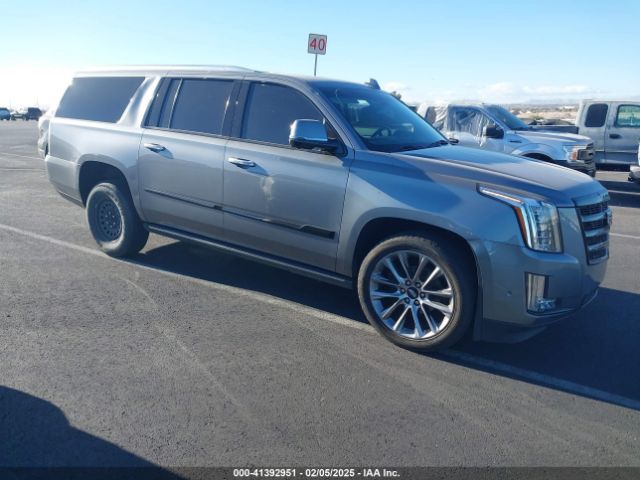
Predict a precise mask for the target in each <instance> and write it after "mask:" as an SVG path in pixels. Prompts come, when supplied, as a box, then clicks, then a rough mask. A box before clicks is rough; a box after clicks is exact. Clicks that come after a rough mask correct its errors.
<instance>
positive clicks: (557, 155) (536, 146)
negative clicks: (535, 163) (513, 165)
mask: <svg viewBox="0 0 640 480" xmlns="http://www.w3.org/2000/svg"><path fill="white" fill-rule="evenodd" d="M532 153H534V154H538V155H544V156H546V157H549V158H550V159H551V160H560V159H562V157H563V154H564V152H562V151H560V150H559V149H558V148H555V147H552V146H551V145H546V144H544V143H528V144H526V145H523V146H522V147H520V148H517V149H515V150H514V151H513V152H511V154H512V155H520V156H523V157H524V156H527V155H530V154H532Z"/></svg>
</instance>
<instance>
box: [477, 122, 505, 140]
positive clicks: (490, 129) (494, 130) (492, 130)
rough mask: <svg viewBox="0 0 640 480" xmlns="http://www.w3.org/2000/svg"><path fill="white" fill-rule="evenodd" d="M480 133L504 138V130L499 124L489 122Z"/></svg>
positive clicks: (489, 136) (488, 136)
mask: <svg viewBox="0 0 640 480" xmlns="http://www.w3.org/2000/svg"><path fill="white" fill-rule="evenodd" d="M482 135H483V136H485V137H487V138H504V130H502V129H501V128H500V127H499V126H497V125H495V124H493V123H491V124H489V125H487V126H486V127H484V130H483V131H482Z"/></svg>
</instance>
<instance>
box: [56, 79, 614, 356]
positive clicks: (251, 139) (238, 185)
mask: <svg viewBox="0 0 640 480" xmlns="http://www.w3.org/2000/svg"><path fill="white" fill-rule="evenodd" d="M46 135H48V139H47V141H46V142H43V144H46V145H47V146H48V150H46V157H45V161H46V167H47V172H48V175H49V179H50V181H51V183H52V184H53V185H54V186H55V188H56V189H57V190H58V191H59V192H60V193H61V194H62V195H63V196H64V197H66V198H68V199H70V200H72V201H74V202H76V203H78V204H79V205H82V206H83V207H85V209H86V216H87V221H88V224H89V228H90V230H91V233H92V234H93V236H94V238H95V240H96V242H97V244H98V245H99V247H100V248H101V249H102V250H103V251H104V252H105V253H107V254H108V255H112V256H115V257H120V256H127V255H136V254H137V252H138V251H140V250H141V249H142V248H143V247H144V245H145V243H146V241H147V238H148V235H149V232H153V233H157V234H160V235H166V236H168V237H172V238H175V239H178V240H183V241H188V242H194V243H196V244H199V245H202V246H206V247H211V248H214V249H218V250H222V251H224V252H228V253H232V254H236V255H241V256H244V257H247V258H250V259H254V260H258V261H262V262H266V263H268V264H271V265H273V266H276V267H280V268H285V269H288V270H290V271H293V272H297V273H299V274H302V275H308V276H311V277H314V278H317V279H319V280H324V281H327V282H331V283H334V284H338V285H342V286H345V287H354V288H356V289H357V292H358V296H359V299H360V303H361V306H362V310H363V312H364V314H365V315H366V317H367V319H368V320H369V322H370V323H371V324H372V325H373V326H374V327H375V328H376V329H377V330H378V331H379V332H380V333H381V334H382V335H384V336H385V337H387V338H388V339H389V340H391V341H392V342H394V343H396V344H398V345H401V346H403V347H406V348H411V349H416V350H425V351H426V350H434V349H436V348H443V347H446V346H449V345H451V344H453V343H454V342H456V341H457V340H459V339H460V338H462V336H463V335H464V334H465V333H468V334H469V335H470V336H472V337H473V338H475V339H478V340H494V341H518V340H523V339H525V338H528V337H529V336H531V335H533V334H535V333H537V332H539V331H541V330H542V329H544V327H545V326H546V325H548V324H550V323H552V322H554V321H556V320H559V319H561V318H565V317H567V316H568V315H570V314H574V313H576V312H578V311H579V310H580V309H581V308H582V307H584V306H585V305H586V304H587V303H588V302H589V301H590V300H592V299H593V298H594V297H595V295H596V291H597V288H598V285H599V283H600V282H601V281H602V279H603V277H604V274H605V268H606V262H607V259H608V256H609V252H608V240H609V226H610V223H611V210H610V209H609V207H608V196H607V192H606V191H605V190H604V189H603V187H602V186H601V185H600V184H599V183H598V182H596V181H594V180H592V179H591V178H589V177H588V176H586V175H583V174H581V173H578V172H575V171H572V170H569V169H566V168H562V167H558V166H555V165H551V164H548V163H545V162H542V161H535V160H534V161H532V160H527V159H524V158H521V157H516V156H510V155H505V154H500V153H494V152H488V151H482V150H478V149H468V148H464V147H460V146H453V145H449V143H448V141H447V140H446V139H445V138H444V137H443V136H442V135H441V134H440V133H439V132H438V131H436V130H435V129H434V128H432V127H431V126H430V125H429V124H428V123H427V122H426V121H425V120H424V119H422V118H421V117H420V116H419V115H417V114H416V113H414V112H413V111H412V110H410V109H409V108H408V107H406V106H405V105H404V104H403V103H402V102H400V101H398V100H397V99H395V98H394V97H393V96H391V95H390V94H387V93H385V92H382V91H380V90H378V89H376V88H374V87H371V86H367V85H360V84H355V83H349V82H342V81H334V80H323V79H317V78H302V77H291V76H282V75H275V74H270V73H262V72H257V71H252V70H247V69H241V68H233V67H188V68H186V67H163V68H158V67H154V68H129V69H121V70H112V71H99V72H97V71H94V72H85V73H80V74H78V75H77V76H76V77H75V78H74V80H73V82H72V84H71V85H70V86H69V88H68V90H67V91H66V93H65V95H64V97H63V98H62V100H61V102H60V104H59V106H58V108H57V110H56V112H55V115H54V116H53V117H52V118H51V120H50V123H49V128H48V129H47V130H46Z"/></svg>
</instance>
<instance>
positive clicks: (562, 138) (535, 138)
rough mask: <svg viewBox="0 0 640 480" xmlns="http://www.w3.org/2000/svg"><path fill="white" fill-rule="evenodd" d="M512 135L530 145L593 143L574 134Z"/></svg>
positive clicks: (535, 132) (527, 132)
mask: <svg viewBox="0 0 640 480" xmlns="http://www.w3.org/2000/svg"><path fill="white" fill-rule="evenodd" d="M514 133H515V134H516V135H519V136H521V137H524V138H526V139H527V140H529V141H530V142H531V143H549V142H559V143H562V144H567V145H568V144H573V143H575V144H580V145H586V144H589V143H593V141H592V140H591V139H590V138H589V137H585V136H584V135H576V134H575V133H561V132H544V131H540V130H516V131H514Z"/></svg>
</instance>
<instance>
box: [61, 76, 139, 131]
mask: <svg viewBox="0 0 640 480" xmlns="http://www.w3.org/2000/svg"><path fill="white" fill-rule="evenodd" d="M143 80H144V77H79V78H74V79H73V82H72V83H71V85H70V86H69V88H68V89H67V91H66V92H65V94H64V96H63V97H62V100H61V101H60V105H59V106H58V109H57V111H56V117H62V118H74V119H79V120H93V121H97V122H108V123H116V122H117V121H118V120H120V117H122V114H123V113H124V111H125V109H126V108H127V105H129V101H130V100H131V97H132V96H133V94H134V93H135V92H136V90H137V89H138V87H140V85H141V84H142V81H143Z"/></svg>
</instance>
